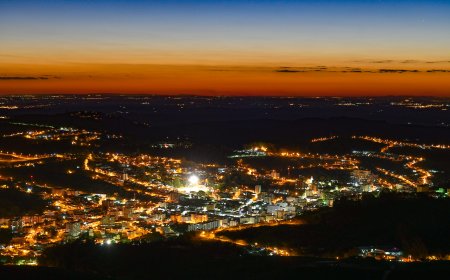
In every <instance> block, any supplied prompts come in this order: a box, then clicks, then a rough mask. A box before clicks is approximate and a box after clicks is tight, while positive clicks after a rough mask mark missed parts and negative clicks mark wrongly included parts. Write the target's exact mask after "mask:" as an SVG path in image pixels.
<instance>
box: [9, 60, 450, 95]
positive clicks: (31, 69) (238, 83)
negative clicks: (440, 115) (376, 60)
mask: <svg viewBox="0 0 450 280" xmlns="http://www.w3.org/2000/svg"><path fill="white" fill-rule="evenodd" d="M347 68H349V67H334V68H333V67H329V68H327V69H326V70H324V71H320V69H319V70H317V69H316V68H315V67H314V66H313V67H310V68H308V67H303V68H302V67H297V68H295V67H292V69H295V70H283V69H284V68H282V70H280V68H277V67H271V66H270V67H269V66H267V67H262V66H205V65H146V64H143V65H135V64H64V65H6V66H0V73H2V74H1V75H0V76H1V77H3V79H0V93H1V94H28V93H30V94H37V93H135V94H195V95H197V94H198V95H275V96H277V95H279V96H296V95H302V96H330V95H332V96H336V95H341V96H361V95H370V96H380V95H429V96H450V73H449V72H434V73H430V72H427V70H426V69H421V70H420V71H419V72H403V73H378V72H376V71H375V69H373V68H362V69H363V71H362V72H351V71H346V70H345V69H347ZM391 68H392V67H391ZM286 69H291V68H286ZM305 69H306V70H305ZM358 69H360V68H358ZM394 69H397V68H394ZM4 77H10V78H8V79H6V78H4Z"/></svg>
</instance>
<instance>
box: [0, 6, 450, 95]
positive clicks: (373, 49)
mask: <svg viewBox="0 0 450 280" xmlns="http://www.w3.org/2000/svg"><path fill="white" fill-rule="evenodd" d="M0 42H1V44H0V66H1V65H3V68H2V67H0V71H3V72H1V73H0V74H4V75H6V74H8V75H19V74H20V75H31V74H42V73H43V74H47V73H48V72H51V74H52V75H53V74H54V75H57V74H59V76H63V75H62V74H64V73H66V74H67V75H69V76H70V75H72V76H73V75H74V73H78V74H80V73H83V74H86V75H93V76H95V75H100V76H101V74H102V71H103V70H99V69H98V67H97V66H98V65H118V64H120V65H136V64H142V65H197V66H211V65H212V66H217V65H227V66H236V67H248V66H252V67H253V66H258V67H281V66H292V67H297V66H318V65H325V66H332V67H362V68H369V69H372V68H374V67H385V68H386V67H397V68H398V67H402V68H405V67H406V66H408V67H410V68H414V69H426V68H431V66H430V63H433V69H434V68H436V67H437V68H438V69H447V68H450V65H449V63H448V62H449V61H450V1H439V0H429V1H348V0H343V1H336V0H335V1H254V0H252V1H233V0H232V1H200V0H198V1H194V0H187V1H173V0H172V1H132V0H131V1H130V0H128V1H124V0H123V1H114V0H113V1H111V0H109V1H106V0H100V1H87V0H85V1H81V0H74V1H51V0H44V1H17V0H16V1H12V0H11V1H9V0H0ZM405 61H408V62H414V63H408V64H407V65H406V64H405V63H404V62H405ZM379 62H383V66H381V65H379V64H380V63H379ZM436 63H440V64H439V65H436ZM74 64H77V66H76V67H75V68H74V66H73V65H74ZM80 65H87V66H85V67H84V68H83V67H82V66H80ZM92 65H97V66H95V67H94V66H92ZM93 68H95V69H94V70H93ZM116 68H117V69H116V70H114V71H115V72H114V73H115V74H114V75H123V76H124V75H134V76H136V75H138V74H139V73H140V72H139V70H137V69H132V70H129V68H127V67H123V68H121V69H119V68H118V66H116ZM43 69H48V70H45V71H46V72H45V71H44V70H43ZM152 71H160V69H157V70H155V69H153V68H152V69H150V68H149V69H146V70H145V71H144V72H146V73H147V76H149V75H150V74H148V73H151V72H152ZM174 71H175V70H174ZM177 71H178V70H177ZM190 71H193V72H195V71H196V70H195V69H191V70H190ZM167 75H168V76H170V75H174V74H173V73H172V74H170V73H169V74H167ZM199 75H200V74H199ZM330 75H331V74H330ZM105 79H106V78H105ZM252 79H253V76H252ZM333 79H337V78H336V77H333ZM0 82H1V81H0ZM244 82H245V81H242V83H244ZM434 82H435V81H434ZM30 83H31V82H30ZM49 83H50V82H49ZM5 88H6V89H5ZM7 89H8V86H4V89H3V91H6V90H7ZM1 90H2V89H1V88H0V91H1ZM99 90H100V89H99Z"/></svg>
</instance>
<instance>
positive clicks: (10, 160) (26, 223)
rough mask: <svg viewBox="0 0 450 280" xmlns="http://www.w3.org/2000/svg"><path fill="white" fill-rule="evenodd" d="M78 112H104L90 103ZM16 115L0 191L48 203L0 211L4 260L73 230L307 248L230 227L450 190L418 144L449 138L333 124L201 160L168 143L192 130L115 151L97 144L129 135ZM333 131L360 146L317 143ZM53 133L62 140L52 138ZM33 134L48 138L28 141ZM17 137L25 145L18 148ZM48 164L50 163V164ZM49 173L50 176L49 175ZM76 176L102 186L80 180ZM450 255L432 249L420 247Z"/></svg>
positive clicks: (99, 236) (124, 238) (32, 257)
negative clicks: (299, 141) (358, 130)
mask: <svg viewBox="0 0 450 280" xmlns="http://www.w3.org/2000/svg"><path fill="white" fill-rule="evenodd" d="M290 102H292V101H290ZM363 106H365V105H363ZM393 106H398V104H397V103H396V104H395V105H393ZM11 108H12V107H11V106H10V107H8V108H7V110H10V109H11ZM14 108H15V107H14ZM426 108H428V107H426ZM439 108H440V107H439ZM414 109H416V108H414ZM421 109H422V108H421ZM71 116H77V117H80V116H81V117H82V118H89V119H92V118H94V121H95V119H101V118H102V116H101V115H99V114H98V115H97V114H88V113H77V114H71ZM10 118H15V117H14V116H10V117H8V118H6V119H5V120H3V122H4V123H5V125H6V126H5V127H7V129H5V130H4V132H3V134H2V139H3V140H2V141H11V139H12V140H13V141H15V143H19V142H20V141H22V142H21V143H23V144H20V143H19V145H18V146H17V145H16V144H14V145H13V144H11V145H10V146H8V145H6V144H2V146H1V147H2V150H1V152H0V164H1V168H0V176H1V177H0V180H1V186H0V192H11V193H13V192H14V193H20V195H23V196H25V197H26V196H33V197H34V199H37V200H39V201H42V202H43V205H41V207H40V208H39V209H40V210H38V211H29V212H30V213H24V214H22V215H15V214H13V215H11V214H9V215H5V216H2V217H0V227H1V229H2V230H3V231H4V232H8V233H9V235H10V236H11V237H10V238H9V240H8V241H7V242H5V243H3V244H1V245H0V253H1V258H2V262H3V263H6V264H26V265H37V264H38V258H39V257H40V256H41V255H42V253H43V252H44V251H45V250H46V248H49V247H52V246H55V245H58V244H67V243H70V242H74V241H76V240H82V241H84V242H87V241H89V242H93V243H95V244H97V245H99V246H115V245H116V244H119V243H123V244H133V243H136V242H143V241H144V242H150V241H148V240H149V239H148V238H149V236H159V238H162V239H171V238H179V237H180V236H183V235H189V236H191V237H192V238H195V239H199V240H213V241H217V242H223V243H230V244H233V245H235V246H239V247H242V248H245V250H246V252H247V254H249V255H261V256H301V255H302V253H301V252H299V251H297V250H296V249H295V248H290V247H277V246H274V245H271V244H265V243H259V242H253V243H250V242H248V241H245V240H235V239H231V238H229V237H227V236H226V235H223V233H230V232H231V233H232V232H236V231H243V230H249V229H251V228H255V229H256V228H259V227H272V226H273V227H278V226H283V225H297V226H299V225H302V224H303V223H304V221H303V220H302V217H303V216H304V215H307V214H308V213H312V212H316V211H320V210H321V209H326V208H333V206H334V205H335V203H336V202H339V201H341V200H342V199H345V200H350V201H360V200H363V199H364V197H365V196H367V195H371V196H374V197H377V196H379V194H380V193H382V192H385V191H389V192H394V193H399V194H413V195H414V194H423V195H425V196H427V197H430V198H432V199H435V200H442V199H444V200H445V199H448V197H449V195H450V185H448V183H442V181H439V180H435V179H436V177H439V176H442V173H443V171H441V170H439V168H433V167H427V166H432V165H429V164H427V163H430V161H431V160H430V159H429V158H427V155H426V154H427V153H424V152H423V151H425V152H432V153H439V152H441V151H444V152H446V153H448V152H449V151H450V145H449V144H448V142H443V143H439V142H433V143H430V142H427V143H421V142H412V141H406V140H401V139H398V140H394V139H393V138H381V137H375V136H369V135H348V136H339V135H330V136H322V137H315V138H309V139H308V140H307V142H305V143H307V144H305V145H309V150H302V149H301V147H300V148H298V149H294V148H292V147H291V148H286V147H282V146H281V145H275V144H273V143H268V142H264V141H261V142H259V143H253V144H251V143H244V144H243V145H241V146H240V148H237V149H230V150H229V152H228V153H227V154H226V155H225V159H224V161H199V162H195V161H193V160H188V159H186V158H185V157H184V156H168V155H163V152H167V151H169V152H170V151H175V150H176V149H183V150H189V149H191V148H192V143H189V141H186V140H178V141H172V140H169V141H167V142H163V141H157V142H153V143H151V145H150V147H151V149H152V150H153V153H152V152H139V151H136V150H134V151H126V149H121V148H119V149H118V150H123V151H121V152H118V151H114V150H111V149H108V148H106V149H104V148H102V145H107V144H105V141H119V142H120V143H126V141H127V140H126V137H125V136H123V135H122V134H121V133H118V132H109V133H108V132H105V131H102V130H95V129H92V128H91V129H88V128H80V127H71V126H64V127H58V126H57V125H56V124H54V123H53V124H52V122H47V123H30V122H26V121H24V120H20V121H19V120H11V119H10ZM124 141H125V142H124ZM337 141H341V142H345V143H347V144H349V143H350V146H354V147H353V148H351V149H350V150H348V151H346V152H342V151H337V152H335V153H333V152H332V151H329V149H323V151H322V152H317V151H316V152H313V151H312V149H311V147H315V146H316V145H334V143H336V142H337ZM4 143H8V142H4ZM9 143H13V142H9ZM58 143H61V144H64V146H61V147H58V146H55V145H57V144H58ZM30 145H40V146H42V147H47V149H45V148H44V149H42V150H39V149H34V150H33V151H32V152H31V150H30V149H29V147H30ZM52 145H53V147H56V148H55V150H54V151H52V150H51V147H52ZM120 145H122V144H120ZM311 145H312V146H311ZM338 145H339V144H338ZM20 146H22V147H25V149H24V150H23V151H21V150H19V149H18V148H17V147H20ZM11 147H16V148H11ZM26 147H28V149H27V148H26ZM364 147H366V148H364ZM48 148H49V149H48ZM447 163H448V161H447ZM48 166H50V167H51V168H50V169H49V170H50V171H45V170H46V168H47V167H48ZM41 172H50V173H48V174H47V173H45V174H41ZM48 176H50V177H51V178H52V179H51V180H47V179H46V177H48ZM80 178H81V179H83V180H81V179H80ZM73 182H77V183H76V184H81V185H83V184H93V185H94V184H95V185H98V184H103V185H104V186H106V187H102V188H98V189H95V188H90V187H89V186H84V185H83V186H82V187H83V188H80V187H81V186H78V185H73ZM89 182H90V183H89ZM5 213H6V212H5ZM360 245H361V246H360V247H358V251H357V252H356V253H355V255H358V256H362V257H373V258H376V259H384V260H390V261H399V262H414V261H420V259H419V258H417V257H413V256H411V255H408V254H405V253H403V252H402V251H401V249H398V247H384V248H381V247H376V246H375V245H371V244H360ZM363 245H364V246H363ZM449 256H450V255H449V254H447V255H445V254H444V255H440V256H436V255H431V254H430V255H428V256H427V257H426V258H425V259H427V260H438V259H440V260H442V259H448V258H449ZM333 257H335V258H340V257H341V255H339V254H336V255H335V256H333Z"/></svg>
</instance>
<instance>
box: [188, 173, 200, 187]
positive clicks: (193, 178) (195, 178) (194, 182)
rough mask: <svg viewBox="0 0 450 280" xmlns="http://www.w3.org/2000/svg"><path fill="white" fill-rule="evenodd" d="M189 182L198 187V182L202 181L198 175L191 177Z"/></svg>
mask: <svg viewBox="0 0 450 280" xmlns="http://www.w3.org/2000/svg"><path fill="white" fill-rule="evenodd" d="M188 181H189V183H190V184H191V185H198V182H199V181H200V179H199V178H198V176H196V175H191V177H189V179H188Z"/></svg>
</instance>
